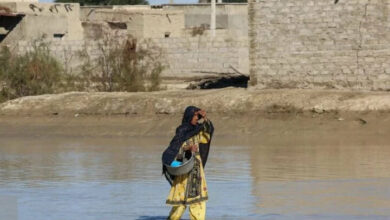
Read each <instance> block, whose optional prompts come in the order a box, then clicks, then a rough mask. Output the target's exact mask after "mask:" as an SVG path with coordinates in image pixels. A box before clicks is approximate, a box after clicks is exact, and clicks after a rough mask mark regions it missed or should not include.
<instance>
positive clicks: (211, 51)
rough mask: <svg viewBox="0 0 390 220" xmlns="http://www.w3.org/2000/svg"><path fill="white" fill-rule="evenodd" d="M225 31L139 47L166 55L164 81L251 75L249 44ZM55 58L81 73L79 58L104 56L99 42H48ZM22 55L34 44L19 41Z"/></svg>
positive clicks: (151, 41)
mask: <svg viewBox="0 0 390 220" xmlns="http://www.w3.org/2000/svg"><path fill="white" fill-rule="evenodd" d="M223 34H224V33H223V32H222V31H221V33H219V35H221V37H217V38H214V39H211V38H210V37H209V36H208V33H204V35H203V36H195V37H188V38H151V39H144V40H142V39H141V40H139V41H138V42H139V44H138V47H140V48H148V47H151V46H157V47H158V48H160V51H161V52H162V57H161V61H162V62H163V64H164V65H165V66H166V69H165V70H164V72H163V75H162V76H163V77H169V78H171V77H172V78H191V77H194V76H202V75H210V74H212V73H230V72H234V71H235V70H234V69H236V70H239V71H240V72H242V73H247V71H248V49H247V47H248V45H247V42H246V41H245V40H238V39H228V38H225V37H222V35H223ZM46 44H47V45H48V46H49V48H50V51H51V53H52V55H54V56H55V57H56V58H57V59H58V60H59V61H61V62H62V63H64V64H65V65H66V67H67V68H68V70H70V71H72V72H73V73H77V72H78V71H80V70H79V67H80V65H81V64H82V60H81V59H80V57H79V55H80V52H81V51H83V50H84V49H86V50H88V52H89V54H90V55H91V58H96V56H98V54H99V53H100V49H99V45H98V44H99V43H98V41H91V42H86V41H83V40H72V41H65V40H53V41H47V42H46ZM15 48H16V50H17V51H18V52H19V53H26V52H28V51H31V50H33V45H32V42H29V41H19V42H18V44H17V45H16V46H15Z"/></svg>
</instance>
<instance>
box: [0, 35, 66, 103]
mask: <svg viewBox="0 0 390 220" xmlns="http://www.w3.org/2000/svg"><path fill="white" fill-rule="evenodd" d="M0 66H1V67H0V80H1V82H2V85H1V91H0V94H1V99H2V100H3V101H4V100H9V99H14V98H18V97H21V96H29V95H39V94H45V93H53V92H55V91H56V89H57V88H58V86H59V85H60V84H61V80H62V78H61V76H62V75H61V73H62V67H61V64H60V63H59V62H58V61H57V60H56V59H54V58H53V57H52V56H51V55H50V52H49V50H48V47H47V46H46V45H44V44H38V43H34V47H33V49H32V50H31V51H30V52H27V53H25V54H23V55H15V54H13V53H11V51H10V50H9V48H7V47H3V48H2V49H1V52H0Z"/></svg>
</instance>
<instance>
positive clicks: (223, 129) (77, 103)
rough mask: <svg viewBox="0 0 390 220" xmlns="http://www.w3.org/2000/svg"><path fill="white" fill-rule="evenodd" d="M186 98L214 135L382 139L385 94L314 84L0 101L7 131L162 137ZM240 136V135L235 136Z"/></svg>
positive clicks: (388, 118) (389, 105)
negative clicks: (308, 87)
mask: <svg viewBox="0 0 390 220" xmlns="http://www.w3.org/2000/svg"><path fill="white" fill-rule="evenodd" d="M187 105H196V106H200V107H202V108H205V109H206V110H207V112H208V114H209V117H210V118H211V119H212V120H213V122H214V124H215V126H216V128H217V130H216V136H218V137H222V138H219V140H220V141H222V140H226V141H227V142H231V141H233V142H234V141H237V138H235V137H237V136H240V137H242V136H245V137H247V138H248V139H251V138H252V139H253V138H254V139H253V140H254V141H258V140H260V139H261V141H263V142H267V141H272V142H275V139H277V140H279V142H280V144H288V143H289V141H290V140H291V139H294V140H295V141H296V142H298V143H299V142H301V143H305V144H307V143H313V144H315V143H330V144H331V143H335V142H340V140H342V141H345V142H346V143H347V142H348V143H352V144H353V143H356V144H360V143H363V142H365V141H369V142H370V143H374V144H375V143H378V144H388V137H387V134H389V133H390V93H386V92H354V91H329V90H327V91H315V90H250V89H249V90H245V89H222V90H207V91H164V92H156V93H65V94H59V95H42V96H34V97H24V98H20V99H16V100H12V101H9V102H6V103H3V104H2V105H0V133H1V134H2V136H3V137H6V136H15V135H22V136H32V137H44V136H52V135H59V136H69V137H72V136H112V137H117V136H135V137H140V136H149V137H165V138H166V139H167V142H168V141H169V138H170V137H171V136H172V135H173V133H174V130H175V128H176V126H178V124H179V123H180V121H181V117H182V112H183V110H184V108H185V107H186V106H187ZM239 141H243V140H242V139H239Z"/></svg>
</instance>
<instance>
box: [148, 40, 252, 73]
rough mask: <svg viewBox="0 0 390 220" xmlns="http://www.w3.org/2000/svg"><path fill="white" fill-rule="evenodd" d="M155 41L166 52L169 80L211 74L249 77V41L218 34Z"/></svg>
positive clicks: (164, 53)
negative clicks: (247, 75) (237, 74)
mask: <svg viewBox="0 0 390 220" xmlns="http://www.w3.org/2000/svg"><path fill="white" fill-rule="evenodd" d="M151 41H152V42H153V43H154V44H155V45H156V46H158V47H160V48H161V49H162V52H163V53H162V55H163V56H164V59H165V63H166V64H167V67H168V68H167V69H166V70H165V71H164V73H163V75H164V76H167V77H179V78H186V77H192V76H201V75H204V74H209V73H231V72H234V69H236V70H238V71H240V72H242V73H244V74H248V72H249V70H248V41H247V37H246V36H244V37H243V38H241V39H238V38H229V37H228V36H227V35H224V34H223V33H217V36H216V37H215V38H210V37H209V36H207V35H206V36H196V37H182V38H156V39H151Z"/></svg>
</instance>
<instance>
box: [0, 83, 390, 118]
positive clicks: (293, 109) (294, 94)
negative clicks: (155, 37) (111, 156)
mask: <svg viewBox="0 0 390 220" xmlns="http://www.w3.org/2000/svg"><path fill="white" fill-rule="evenodd" d="M188 105H196V106H199V107H201V108H204V109H206V110H207V111H208V112H210V113H215V114H232V113H236V114H250V113H302V112H316V113H329V112H336V113H340V112H360V113H364V112H373V111H375V112H390V93H389V92H358V91H336V90H256V89H237V88H236V89H234V88H228V89H218V90H202V91H188V90H180V91H159V92H148V93H145V92H139V93H118V92H115V93H114V92H113V93H86V92H71V93H63V94H55V95H41V96H31V97H23V98H19V99H15V100H11V101H8V102H5V103H3V104H1V105H0V115H3V116H51V115H56V116H73V115H95V116H96V115H97V116H101V115H149V116H150V115H161V114H163V115H165V114H168V115H171V114H181V113H182V112H183V110H184V108H185V107H186V106H188Z"/></svg>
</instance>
